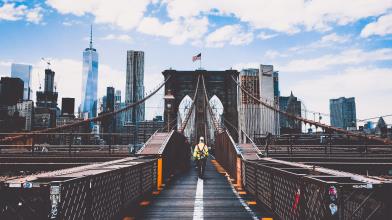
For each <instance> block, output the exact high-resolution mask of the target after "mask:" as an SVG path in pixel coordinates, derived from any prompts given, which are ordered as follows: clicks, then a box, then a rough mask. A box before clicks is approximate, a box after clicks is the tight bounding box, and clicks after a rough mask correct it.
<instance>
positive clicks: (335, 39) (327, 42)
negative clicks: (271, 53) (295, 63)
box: [288, 33, 351, 53]
mask: <svg viewBox="0 0 392 220" xmlns="http://www.w3.org/2000/svg"><path fill="white" fill-rule="evenodd" d="M350 40H351V36H350V35H338V34H336V33H331V34H327V35H324V36H322V37H321V39H320V40H318V41H316V42H313V43H310V44H308V45H302V46H295V47H291V48H289V49H288V51H290V52H299V53H303V52H305V51H309V50H314V49H319V48H326V47H336V46H338V45H342V44H345V43H347V42H349V41H350Z"/></svg>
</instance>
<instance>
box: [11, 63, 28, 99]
mask: <svg viewBox="0 0 392 220" xmlns="http://www.w3.org/2000/svg"><path fill="white" fill-rule="evenodd" d="M32 70H33V66H31V65H26V64H17V63H13V64H12V65H11V77H13V78H19V79H21V80H23V83H24V86H23V99H24V100H30V99H31V97H30V95H31V94H32V92H33V91H32V90H31V73H32Z"/></svg>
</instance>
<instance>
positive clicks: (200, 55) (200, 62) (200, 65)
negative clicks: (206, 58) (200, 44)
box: [199, 55, 201, 70]
mask: <svg viewBox="0 0 392 220" xmlns="http://www.w3.org/2000/svg"><path fill="white" fill-rule="evenodd" d="M199 64H200V67H199V69H200V70H201V55H200V62H199Z"/></svg>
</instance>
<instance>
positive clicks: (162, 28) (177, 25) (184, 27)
mask: <svg viewBox="0 0 392 220" xmlns="http://www.w3.org/2000/svg"><path fill="white" fill-rule="evenodd" d="M137 30H138V31H139V32H141V33H144V34H148V35H153V36H160V37H167V38H169V40H170V43H172V44H177V45H180V44H184V43H185V42H186V41H188V40H194V41H198V40H200V39H201V38H202V37H203V36H204V35H205V33H207V31H208V19H207V18H206V17H202V18H190V19H186V20H185V19H181V18H179V19H176V20H172V21H170V22H167V23H161V22H160V21H159V20H158V19H157V18H155V17H145V18H144V19H143V20H142V21H141V23H140V25H139V27H138V29H137Z"/></svg>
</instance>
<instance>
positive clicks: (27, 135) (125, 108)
mask: <svg viewBox="0 0 392 220" xmlns="http://www.w3.org/2000/svg"><path fill="white" fill-rule="evenodd" d="M170 78H171V76H169V77H168V78H167V79H166V80H165V81H163V82H162V83H161V84H159V86H158V87H157V88H156V89H155V90H154V91H152V92H151V93H150V94H148V95H147V96H146V97H144V98H143V99H140V100H138V101H137V102H134V103H131V104H129V105H127V106H126V107H124V108H122V109H119V110H116V111H113V112H108V113H105V114H102V115H100V116H97V117H94V118H88V119H85V120H83V121H79V122H75V123H72V124H68V125H63V126H59V127H55V128H47V129H43V130H39V131H34V132H31V133H24V134H23V135H16V136H12V137H5V138H3V139H0V143H4V142H9V141H16V140H20V139H23V138H29V137H32V136H33V135H34V134H41V133H52V132H56V131H62V130H66V129H72V128H76V127H78V126H81V125H85V124H88V123H90V122H97V121H101V120H103V119H106V118H108V117H111V116H114V115H117V114H119V113H121V112H124V111H127V110H129V109H131V108H134V107H135V106H138V105H140V104H141V103H143V102H145V101H146V100H147V99H149V98H151V97H152V96H153V95H155V94H156V93H157V92H158V91H159V90H160V89H161V88H162V87H163V86H164V85H165V84H166V82H167V81H168V80H169V79H170Z"/></svg>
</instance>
